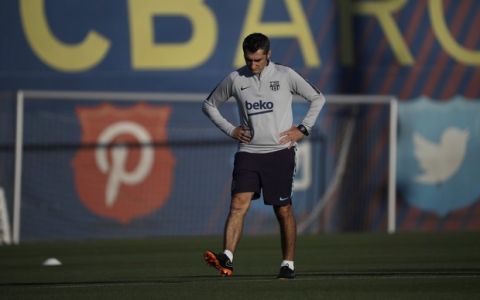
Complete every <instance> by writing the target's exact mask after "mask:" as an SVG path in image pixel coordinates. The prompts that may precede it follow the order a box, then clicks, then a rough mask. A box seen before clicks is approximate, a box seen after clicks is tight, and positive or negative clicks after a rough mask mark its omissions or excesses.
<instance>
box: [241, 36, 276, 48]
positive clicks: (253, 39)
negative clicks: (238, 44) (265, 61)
mask: <svg viewBox="0 0 480 300" xmlns="http://www.w3.org/2000/svg"><path fill="white" fill-rule="evenodd" d="M242 48H243V52H244V53H245V52H247V51H248V52H251V53H254V52H257V50H258V49H262V50H263V51H264V52H265V53H268V51H270V40H269V39H268V37H267V36H266V35H264V34H263V33H258V32H255V33H251V34H249V35H248V36H247V37H246V38H245V39H244V40H243V44H242Z"/></svg>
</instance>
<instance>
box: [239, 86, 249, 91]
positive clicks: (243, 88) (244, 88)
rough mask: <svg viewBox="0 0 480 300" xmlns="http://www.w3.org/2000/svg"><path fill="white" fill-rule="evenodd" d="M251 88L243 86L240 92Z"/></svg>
mask: <svg viewBox="0 0 480 300" xmlns="http://www.w3.org/2000/svg"><path fill="white" fill-rule="evenodd" d="M249 87H250V86H241V87H240V90H241V91H243V90H246V89H248V88H249Z"/></svg>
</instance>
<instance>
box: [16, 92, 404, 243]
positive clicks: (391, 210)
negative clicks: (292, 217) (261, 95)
mask: <svg viewBox="0 0 480 300" xmlns="http://www.w3.org/2000/svg"><path fill="white" fill-rule="evenodd" d="M206 97H207V95H206V94H201V93H142V92H103V91H101V92H96V91H46V90H45V91H39V90H19V91H17V93H16V129H15V166H14V168H15V170H14V196H13V198H14V199H13V220H12V223H13V224H12V227H13V228H12V241H13V243H15V244H18V243H19V242H20V219H21V214H20V210H21V201H22V199H21V189H22V163H23V124H24V105H25V100H27V99H28V100H40V99H48V100H62V99H65V98H68V99H81V100H96V101H98V100H102V99H104V100H115V101H122V100H124V101H131V100H132V99H141V100H142V101H169V102H201V101H203V99H205V98H206ZM328 103H338V104H388V105H389V107H390V118H389V120H390V122H389V158H388V160H389V162H388V168H389V170H388V224H387V231H388V233H394V232H395V230H396V228H395V224H396V208H395V205H396V198H395V190H396V171H397V168H396V160H397V122H398V102H397V99H396V98H395V97H393V96H381V95H328V96H327V105H328Z"/></svg>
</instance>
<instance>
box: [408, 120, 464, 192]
mask: <svg viewBox="0 0 480 300" xmlns="http://www.w3.org/2000/svg"><path fill="white" fill-rule="evenodd" d="M469 135H470V133H469V131H468V130H462V129H459V128H456V127H448V128H447V129H445V131H444V132H443V134H442V137H441V140H440V143H438V144H437V143H435V142H432V141H430V140H428V139H426V138H425V137H423V136H422V135H421V134H419V133H418V132H414V133H413V145H414V154H415V157H416V159H417V161H418V163H419V165H420V167H421V169H422V171H423V174H421V175H419V176H417V177H416V179H415V180H416V181H417V182H419V183H423V184H431V185H433V184H441V183H444V182H445V181H447V180H448V179H449V178H450V177H452V176H453V175H454V174H455V173H456V172H457V171H458V170H459V168H460V166H461V164H462V162H463V160H464V158H465V152H466V149H467V143H468V138H469Z"/></svg>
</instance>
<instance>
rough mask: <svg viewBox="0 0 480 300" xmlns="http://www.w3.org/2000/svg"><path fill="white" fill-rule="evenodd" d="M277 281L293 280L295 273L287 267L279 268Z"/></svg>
mask: <svg viewBox="0 0 480 300" xmlns="http://www.w3.org/2000/svg"><path fill="white" fill-rule="evenodd" d="M277 278H278V279H294V278H295V271H294V270H292V269H290V267H289V266H283V267H281V268H280V272H279V273H278V276H277Z"/></svg>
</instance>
